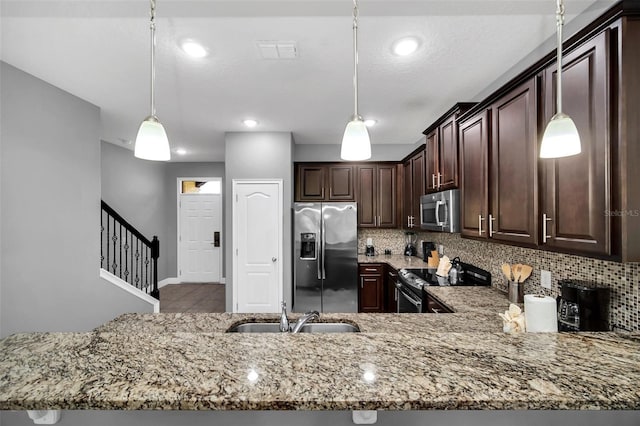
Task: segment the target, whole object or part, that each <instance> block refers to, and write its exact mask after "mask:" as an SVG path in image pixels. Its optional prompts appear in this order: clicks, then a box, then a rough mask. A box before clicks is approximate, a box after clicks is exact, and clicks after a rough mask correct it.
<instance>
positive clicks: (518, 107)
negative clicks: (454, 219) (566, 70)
mask: <svg viewBox="0 0 640 426" xmlns="http://www.w3.org/2000/svg"><path fill="white" fill-rule="evenodd" d="M536 81H537V79H531V80H529V81H528V82H526V83H525V84H523V85H521V86H518V87H517V88H515V89H513V90H512V91H510V92H508V93H507V94H505V95H503V96H502V97H501V98H499V99H497V100H496V101H495V102H494V103H493V104H492V105H490V107H489V108H488V109H487V110H484V111H481V112H480V113H478V114H477V115H475V116H474V117H472V118H470V119H465V121H464V123H462V124H461V125H460V159H461V160H460V161H461V168H460V176H461V185H460V186H461V189H462V191H461V192H462V193H461V202H460V204H461V210H462V212H461V224H460V225H461V232H462V234H463V235H465V236H468V237H475V238H491V239H493V240H501V241H507V242H513V243H519V244H522V245H531V246H535V245H536V244H537V242H538V231H537V229H538V228H537V223H536V219H535V216H536V214H535V212H536V211H537V208H538V194H537V191H538V185H537V178H538V175H537V163H538V157H537V155H538V154H537V152H538V150H537V145H538V136H537V128H538V124H537V123H538V122H537V116H538V114H537V98H538V97H537V86H536ZM489 117H490V119H489ZM489 122H491V126H489Z"/></svg>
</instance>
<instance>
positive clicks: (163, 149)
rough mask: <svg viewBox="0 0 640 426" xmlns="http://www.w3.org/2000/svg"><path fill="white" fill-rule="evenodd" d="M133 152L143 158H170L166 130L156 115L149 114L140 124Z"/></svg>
mask: <svg viewBox="0 0 640 426" xmlns="http://www.w3.org/2000/svg"><path fill="white" fill-rule="evenodd" d="M133 154H134V155H135V156H136V157H137V158H141V159H143V160H153V161H169V160H170V159H171V150H170V148H169V138H167V132H165V131H164V127H163V126H162V123H160V122H159V121H158V119H157V118H156V117H154V116H149V117H147V118H145V119H144V121H143V122H142V124H140V128H139V129H138V135H137V136H136V146H135V149H134V152H133Z"/></svg>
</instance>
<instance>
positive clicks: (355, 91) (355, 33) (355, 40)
mask: <svg viewBox="0 0 640 426" xmlns="http://www.w3.org/2000/svg"><path fill="white" fill-rule="evenodd" d="M353 95H354V100H353V119H354V120H355V119H357V118H358V117H359V115H358V0H353Z"/></svg>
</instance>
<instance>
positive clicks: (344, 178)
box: [295, 163, 356, 202]
mask: <svg viewBox="0 0 640 426" xmlns="http://www.w3.org/2000/svg"><path fill="white" fill-rule="evenodd" d="M354 170H355V168H354V166H353V165H351V164H344V163H317V164H314V163H299V164H296V170H295V176H296V182H295V201H309V202H315V201H355V199H356V198H355V190H354V187H355V185H354V181H355V179H354Z"/></svg>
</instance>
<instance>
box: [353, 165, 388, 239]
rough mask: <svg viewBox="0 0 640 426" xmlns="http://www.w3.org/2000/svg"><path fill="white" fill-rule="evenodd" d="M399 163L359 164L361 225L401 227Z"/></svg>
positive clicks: (365, 226)
mask: <svg viewBox="0 0 640 426" xmlns="http://www.w3.org/2000/svg"><path fill="white" fill-rule="evenodd" d="M397 169H398V165H397V164H395V163H367V164H362V165H357V166H356V170H357V173H356V174H357V179H358V184H357V194H358V196H357V202H358V226H360V227H362V228H397V227H398V220H397V218H398V214H397V203H398V201H397V199H398V172H397Z"/></svg>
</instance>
